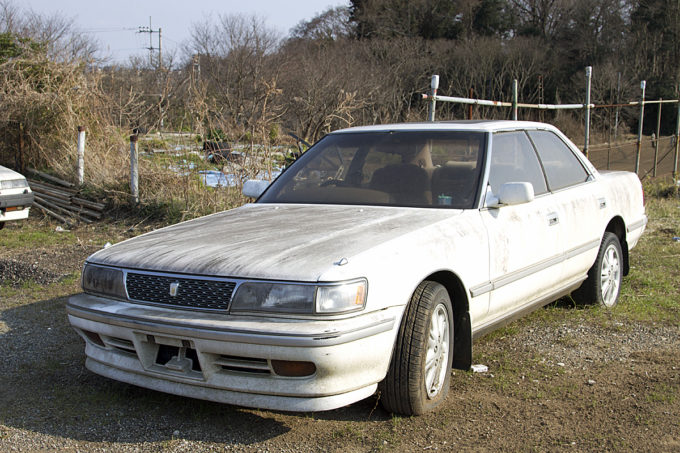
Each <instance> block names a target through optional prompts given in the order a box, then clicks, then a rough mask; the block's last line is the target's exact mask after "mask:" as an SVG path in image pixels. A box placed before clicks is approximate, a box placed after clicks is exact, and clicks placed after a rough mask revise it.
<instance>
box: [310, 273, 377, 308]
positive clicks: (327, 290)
mask: <svg viewBox="0 0 680 453" xmlns="http://www.w3.org/2000/svg"><path fill="white" fill-rule="evenodd" d="M366 286H367V285H366V280H359V281H356V282H350V283H344V284H341V285H329V286H319V287H318V289H317V292H316V312H317V313H344V312H348V311H354V310H361V309H362V308H364V304H365V303H366Z"/></svg>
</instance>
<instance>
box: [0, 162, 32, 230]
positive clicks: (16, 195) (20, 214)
mask: <svg viewBox="0 0 680 453" xmlns="http://www.w3.org/2000/svg"><path fill="white" fill-rule="evenodd" d="M32 204H33V192H31V188H30V187H29V186H28V182H26V178H24V176H23V175H22V174H20V173H17V172H15V171H13V170H10V169H9V168H6V167H3V166H2V165H0V230H2V229H3V228H4V227H5V222H9V221H10V220H22V219H25V218H28V211H29V209H30V208H31V205H32Z"/></svg>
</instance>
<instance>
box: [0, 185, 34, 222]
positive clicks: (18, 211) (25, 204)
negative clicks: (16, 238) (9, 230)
mask: <svg viewBox="0 0 680 453" xmlns="http://www.w3.org/2000/svg"><path fill="white" fill-rule="evenodd" d="M5 192H6V191H5ZM33 199H34V195H33V192H28V193H18V194H0V222H8V221H10V220H22V219H26V218H28V212H29V209H30V207H31V205H32V204H33Z"/></svg>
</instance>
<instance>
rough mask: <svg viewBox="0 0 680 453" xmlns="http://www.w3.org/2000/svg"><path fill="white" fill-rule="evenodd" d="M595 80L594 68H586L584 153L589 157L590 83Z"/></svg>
mask: <svg viewBox="0 0 680 453" xmlns="http://www.w3.org/2000/svg"><path fill="white" fill-rule="evenodd" d="M592 78H593V67H592V66H586V133H585V135H586V138H585V144H584V146H583V153H584V154H585V155H586V157H588V145H589V144H590V82H591V80H592Z"/></svg>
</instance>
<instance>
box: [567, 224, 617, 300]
mask: <svg viewBox="0 0 680 453" xmlns="http://www.w3.org/2000/svg"><path fill="white" fill-rule="evenodd" d="M622 278H623V252H622V251H621V243H620V242H619V238H618V237H617V236H616V235H615V234H613V233H605V234H604V236H603V237H602V242H601V243H600V250H599V251H598V253H597V259H596V260H595V264H593V266H592V267H591V268H590V270H589V271H588V278H587V279H586V281H584V282H583V284H582V285H581V287H580V288H579V289H577V290H576V291H574V292H573V293H572V294H571V297H572V298H573V299H574V301H576V302H577V303H579V304H598V305H602V306H604V307H613V306H614V305H616V304H617V303H618V301H619V293H620V292H621V280H622Z"/></svg>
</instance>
